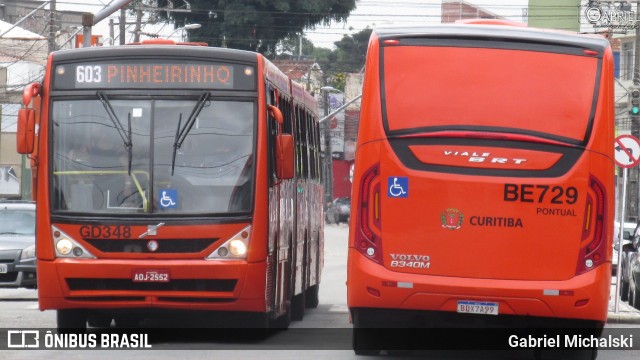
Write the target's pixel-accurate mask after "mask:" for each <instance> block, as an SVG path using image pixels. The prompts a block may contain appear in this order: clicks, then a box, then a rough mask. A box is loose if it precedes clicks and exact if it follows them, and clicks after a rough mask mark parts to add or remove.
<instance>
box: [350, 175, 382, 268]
mask: <svg viewBox="0 0 640 360" xmlns="http://www.w3.org/2000/svg"><path fill="white" fill-rule="evenodd" d="M379 176H380V167H379V165H378V164H376V165H374V166H372V167H371V168H369V169H368V170H367V171H365V173H364V175H363V176H362V184H361V186H360V198H359V203H358V204H357V207H356V209H357V210H356V211H357V213H356V232H355V233H356V234H355V244H354V246H355V248H356V249H357V250H358V251H359V252H361V253H362V254H364V255H365V256H366V257H367V258H369V259H371V260H373V261H375V262H377V263H378V264H382V238H381V237H380V236H379V235H378V234H380V233H381V229H382V221H381V220H382V210H381V208H380V181H378V180H379V179H378V178H379Z"/></svg>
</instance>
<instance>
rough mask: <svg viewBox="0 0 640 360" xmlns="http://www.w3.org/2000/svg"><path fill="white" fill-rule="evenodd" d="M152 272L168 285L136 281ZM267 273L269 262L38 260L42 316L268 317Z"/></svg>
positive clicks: (159, 282)
mask: <svg viewBox="0 0 640 360" xmlns="http://www.w3.org/2000/svg"><path fill="white" fill-rule="evenodd" d="M153 272H156V273H161V274H168V279H163V281H139V280H137V279H134V276H135V274H146V273H153ZM265 272H266V262H258V263H247V262H246V261H207V260H162V261H158V260H96V259H91V260H89V261H87V260H76V259H56V260H54V261H43V260H38V287H39V296H38V300H39V305H40V309H41V310H49V309H70V308H85V309H92V308H93V309H125V308H126V309H136V308H138V309H139V308H157V309H184V308H189V309H192V310H219V311H253V312H265V311H266V300H265V287H266V278H265ZM134 280H136V281H134ZM164 280H168V281H164Z"/></svg>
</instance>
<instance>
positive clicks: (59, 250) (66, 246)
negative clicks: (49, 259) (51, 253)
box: [51, 226, 95, 259]
mask: <svg viewBox="0 0 640 360" xmlns="http://www.w3.org/2000/svg"><path fill="white" fill-rule="evenodd" d="M51 238H52V239H53V243H54V245H55V246H54V247H55V249H56V257H60V258H74V259H80V258H81V259H94V258H95V256H94V255H93V254H92V253H90V252H89V251H87V249H85V248H84V247H83V246H82V245H81V244H80V243H79V242H77V241H76V240H74V239H73V238H72V237H71V236H69V235H67V234H65V233H64V231H62V230H60V229H58V228H57V227H55V226H52V227H51Z"/></svg>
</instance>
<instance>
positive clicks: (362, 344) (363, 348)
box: [351, 309, 380, 356]
mask: <svg viewBox="0 0 640 360" xmlns="http://www.w3.org/2000/svg"><path fill="white" fill-rule="evenodd" d="M365 317H366V315H364V314H363V310H361V309H354V310H353V335H352V336H353V337H352V338H351V341H352V345H353V352H354V353H355V354H356V355H359V356H361V355H362V356H377V355H379V354H380V350H374V349H372V348H373V343H374V342H373V341H371V340H372V339H370V338H369V337H368V335H370V334H371V332H369V331H367V330H366V329H367V323H366V321H365V320H364V319H365Z"/></svg>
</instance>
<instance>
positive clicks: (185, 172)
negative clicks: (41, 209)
mask: <svg viewBox="0 0 640 360" xmlns="http://www.w3.org/2000/svg"><path fill="white" fill-rule="evenodd" d="M197 106H202V104H198V99H193V100H171V99H148V98H147V99H144V100H142V99H127V98H116V97H114V96H110V97H109V98H106V97H100V99H93V100H84V99H83V100H56V101H54V102H53V109H52V122H53V126H52V130H51V131H52V133H53V137H52V138H53V169H52V170H53V171H52V172H51V173H52V176H53V179H52V184H53V189H52V204H51V205H52V210H53V211H55V212H58V213H65V212H74V213H75V212H82V213H84V214H95V213H109V214H113V213H124V214H131V213H140V214H167V213H171V214H175V213H185V214H186V213H189V214H194V213H242V212H249V211H250V210H251V208H252V201H251V198H252V194H253V173H254V172H253V158H254V157H253V156H252V155H253V152H254V145H253V144H254V130H255V103H254V101H221V100H210V101H206V102H205V103H204V106H202V109H201V110H200V111H199V114H197V116H195V115H194V117H195V119H194V120H193V121H192V123H191V127H190V128H189V130H188V132H186V133H185V136H184V139H183V141H182V142H181V143H179V144H177V143H176V137H177V134H178V132H179V131H180V130H183V129H180V128H178V126H180V127H181V128H184V126H185V122H186V121H187V119H188V118H189V117H190V115H191V114H192V113H193V110H194V108H195V107H197ZM110 109H111V110H110ZM179 123H180V124H179ZM178 145H179V147H178ZM174 147H175V150H174ZM174 156H175V157H174Z"/></svg>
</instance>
